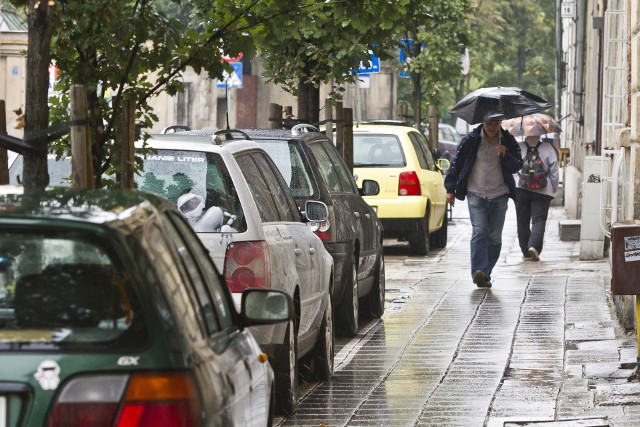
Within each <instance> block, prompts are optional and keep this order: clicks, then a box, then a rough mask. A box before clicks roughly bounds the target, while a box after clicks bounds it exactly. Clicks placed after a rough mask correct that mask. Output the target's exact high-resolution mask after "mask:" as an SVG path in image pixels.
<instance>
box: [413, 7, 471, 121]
mask: <svg viewBox="0 0 640 427" xmlns="http://www.w3.org/2000/svg"><path fill="white" fill-rule="evenodd" d="M469 13H470V6H469V1H468V0H413V1H411V3H410V4H409V5H408V14H407V17H408V19H407V22H406V23H405V25H404V26H403V27H402V31H401V32H400V37H401V38H402V39H407V40H412V44H411V47H406V46H403V47H402V48H403V49H404V54H405V58H407V61H406V63H405V64H403V65H401V66H400V68H402V69H404V71H405V72H407V73H409V74H411V79H410V83H411V102H410V104H411V105H412V107H413V116H414V120H421V117H422V114H421V110H422V108H424V105H426V104H434V105H442V103H443V102H444V100H445V99H446V95H447V94H449V93H450V84H451V83H450V82H451V81H452V80H454V79H456V78H459V77H460V76H461V74H462V66H461V61H460V59H461V57H462V55H463V54H464V52H465V49H466V48H467V47H468V46H469V45H470V43H471V39H472V33H471V29H470V28H469V25H468V18H469ZM407 84H408V82H402V83H401V85H402V86H406V85H407ZM406 90H407V88H406V87H405V88H403V89H402V91H404V92H406Z"/></svg>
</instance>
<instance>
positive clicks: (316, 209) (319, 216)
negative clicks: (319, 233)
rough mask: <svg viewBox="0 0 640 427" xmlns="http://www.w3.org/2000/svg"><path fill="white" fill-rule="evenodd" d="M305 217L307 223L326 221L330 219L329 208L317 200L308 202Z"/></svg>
mask: <svg viewBox="0 0 640 427" xmlns="http://www.w3.org/2000/svg"><path fill="white" fill-rule="evenodd" d="M304 216H305V218H306V219H307V221H315V222H321V221H326V220H327V219H329V208H328V207H327V205H325V204H324V203H322V202H319V201H317V200H307V201H306V202H305V203H304Z"/></svg>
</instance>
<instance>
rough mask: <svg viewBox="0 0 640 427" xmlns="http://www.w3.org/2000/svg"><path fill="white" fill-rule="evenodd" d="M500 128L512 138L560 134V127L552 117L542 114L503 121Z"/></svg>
mask: <svg viewBox="0 0 640 427" xmlns="http://www.w3.org/2000/svg"><path fill="white" fill-rule="evenodd" d="M502 128H503V129H506V130H508V131H509V132H510V133H511V135H513V136H542V135H545V134H547V133H558V132H562V129H561V128H560V125H559V124H558V122H556V121H555V120H554V118H553V117H551V116H549V115H547V114H542V113H536V114H531V115H529V116H525V117H516V118H514V119H509V120H504V121H503V122H502Z"/></svg>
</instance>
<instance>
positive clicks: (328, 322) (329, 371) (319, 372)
mask: <svg viewBox="0 0 640 427" xmlns="http://www.w3.org/2000/svg"><path fill="white" fill-rule="evenodd" d="M333 345H334V335H333V308H332V307H331V299H329V302H328V304H327V308H326V309H325V311H324V317H323V319H322V326H321V327H320V333H319V334H318V340H317V341H316V345H315V348H314V349H313V353H312V356H311V357H312V361H313V363H312V366H313V377H314V379H316V380H318V381H326V380H328V379H329V378H331V376H332V375H333V356H334V350H333V349H334V346H333Z"/></svg>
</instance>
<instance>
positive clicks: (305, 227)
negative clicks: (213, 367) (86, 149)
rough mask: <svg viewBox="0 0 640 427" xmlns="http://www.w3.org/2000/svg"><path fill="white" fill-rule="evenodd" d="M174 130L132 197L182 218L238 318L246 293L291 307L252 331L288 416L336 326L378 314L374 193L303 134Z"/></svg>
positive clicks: (327, 362)
mask: <svg viewBox="0 0 640 427" xmlns="http://www.w3.org/2000/svg"><path fill="white" fill-rule="evenodd" d="M178 130H179V131H178V132H174V133H166V134H162V135H154V136H153V137H152V138H150V139H149V140H148V141H147V142H146V144H145V145H146V146H147V147H148V148H151V152H147V154H146V155H144V156H143V159H142V160H143V170H144V171H143V173H142V174H141V175H139V176H137V177H136V186H137V187H138V189H140V190H143V191H145V192H150V193H155V194H159V195H161V196H163V197H165V198H166V199H168V200H169V201H170V202H171V203H173V204H174V205H175V206H176V207H177V208H178V210H179V211H180V212H181V213H182V214H183V216H184V217H185V218H186V219H187V220H188V222H189V224H190V225H191V226H192V228H193V229H194V230H195V231H196V232H197V234H198V236H199V237H200V240H201V241H202V242H203V244H204V245H205V247H206V249H207V250H208V252H209V255H210V257H211V258H212V260H213V262H214V264H215V266H216V268H217V270H218V271H220V272H223V274H224V278H225V280H226V282H227V284H228V286H229V289H230V290H231V292H232V295H233V297H234V299H235V302H236V305H237V306H238V305H239V303H240V296H241V295H242V291H243V290H244V289H246V288H252V287H263V288H268V289H280V290H283V291H285V292H286V293H287V294H289V295H290V296H291V297H292V299H293V302H294V309H293V316H292V319H291V321H289V322H288V323H284V324H273V325H269V326H252V327H251V328H250V330H251V332H252V333H253V335H254V336H255V337H256V339H257V341H258V343H259V345H260V347H261V348H262V349H263V350H264V351H265V352H266V353H267V354H268V356H269V361H270V362H271V365H272V367H273V371H274V374H275V391H276V393H275V395H276V403H277V405H276V407H277V409H278V412H280V413H283V414H289V413H292V412H293V411H294V410H295V407H296V403H297V383H298V370H299V367H300V365H301V363H305V364H308V365H309V366H310V368H311V373H312V375H313V376H314V377H315V378H317V379H320V380H324V379H327V378H329V377H330V376H331V374H332V372H333V354H334V350H333V343H334V326H336V327H337V328H338V329H339V330H340V331H341V332H343V334H344V335H348V336H353V335H355V334H356V333H357V332H358V328H359V319H360V316H362V315H370V316H376V317H380V316H382V314H383V312H384V290H385V274H384V254H383V246H382V243H383V230H382V225H381V222H380V221H379V220H378V218H377V216H376V214H375V211H374V210H373V209H372V208H371V207H370V206H369V205H368V204H367V203H366V202H364V200H363V199H362V196H361V194H368V195H372V194H376V193H377V192H378V191H379V190H378V185H377V183H376V182H372V181H367V182H365V183H364V188H363V189H362V190H359V189H358V188H357V187H356V184H355V181H354V179H353V177H352V174H351V173H350V172H349V170H348V169H347V167H346V165H345V164H344V161H343V160H342V158H341V157H340V156H339V154H338V153H337V151H336V149H335V147H334V146H333V144H332V143H331V141H329V140H328V139H327V138H326V137H325V136H324V135H323V134H321V133H319V132H318V131H317V130H313V129H310V128H308V127H299V128H296V129H294V130H293V131H279V130H276V131H274V130H247V131H244V132H243V131H224V130H223V131H218V130H215V129H210V130H200V131H184V129H183V128H179V129H178ZM142 147H143V144H142V143H140V144H139V145H138V152H139V153H142V152H143V151H142ZM267 153H268V154H267ZM16 164H19V160H18V161H17V162H16ZM49 168H50V170H51V171H52V174H51V175H53V176H54V177H55V178H56V180H55V181H56V184H63V183H64V179H65V177H67V176H69V175H70V166H69V162H68V160H67V161H55V159H50V163H49ZM12 169H13V168H12ZM10 175H11V176H12V179H14V180H17V176H16V175H17V171H15V170H12V172H11V174H10ZM361 303H362V304H361ZM361 307H362V308H361ZM334 315H335V320H334Z"/></svg>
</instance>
